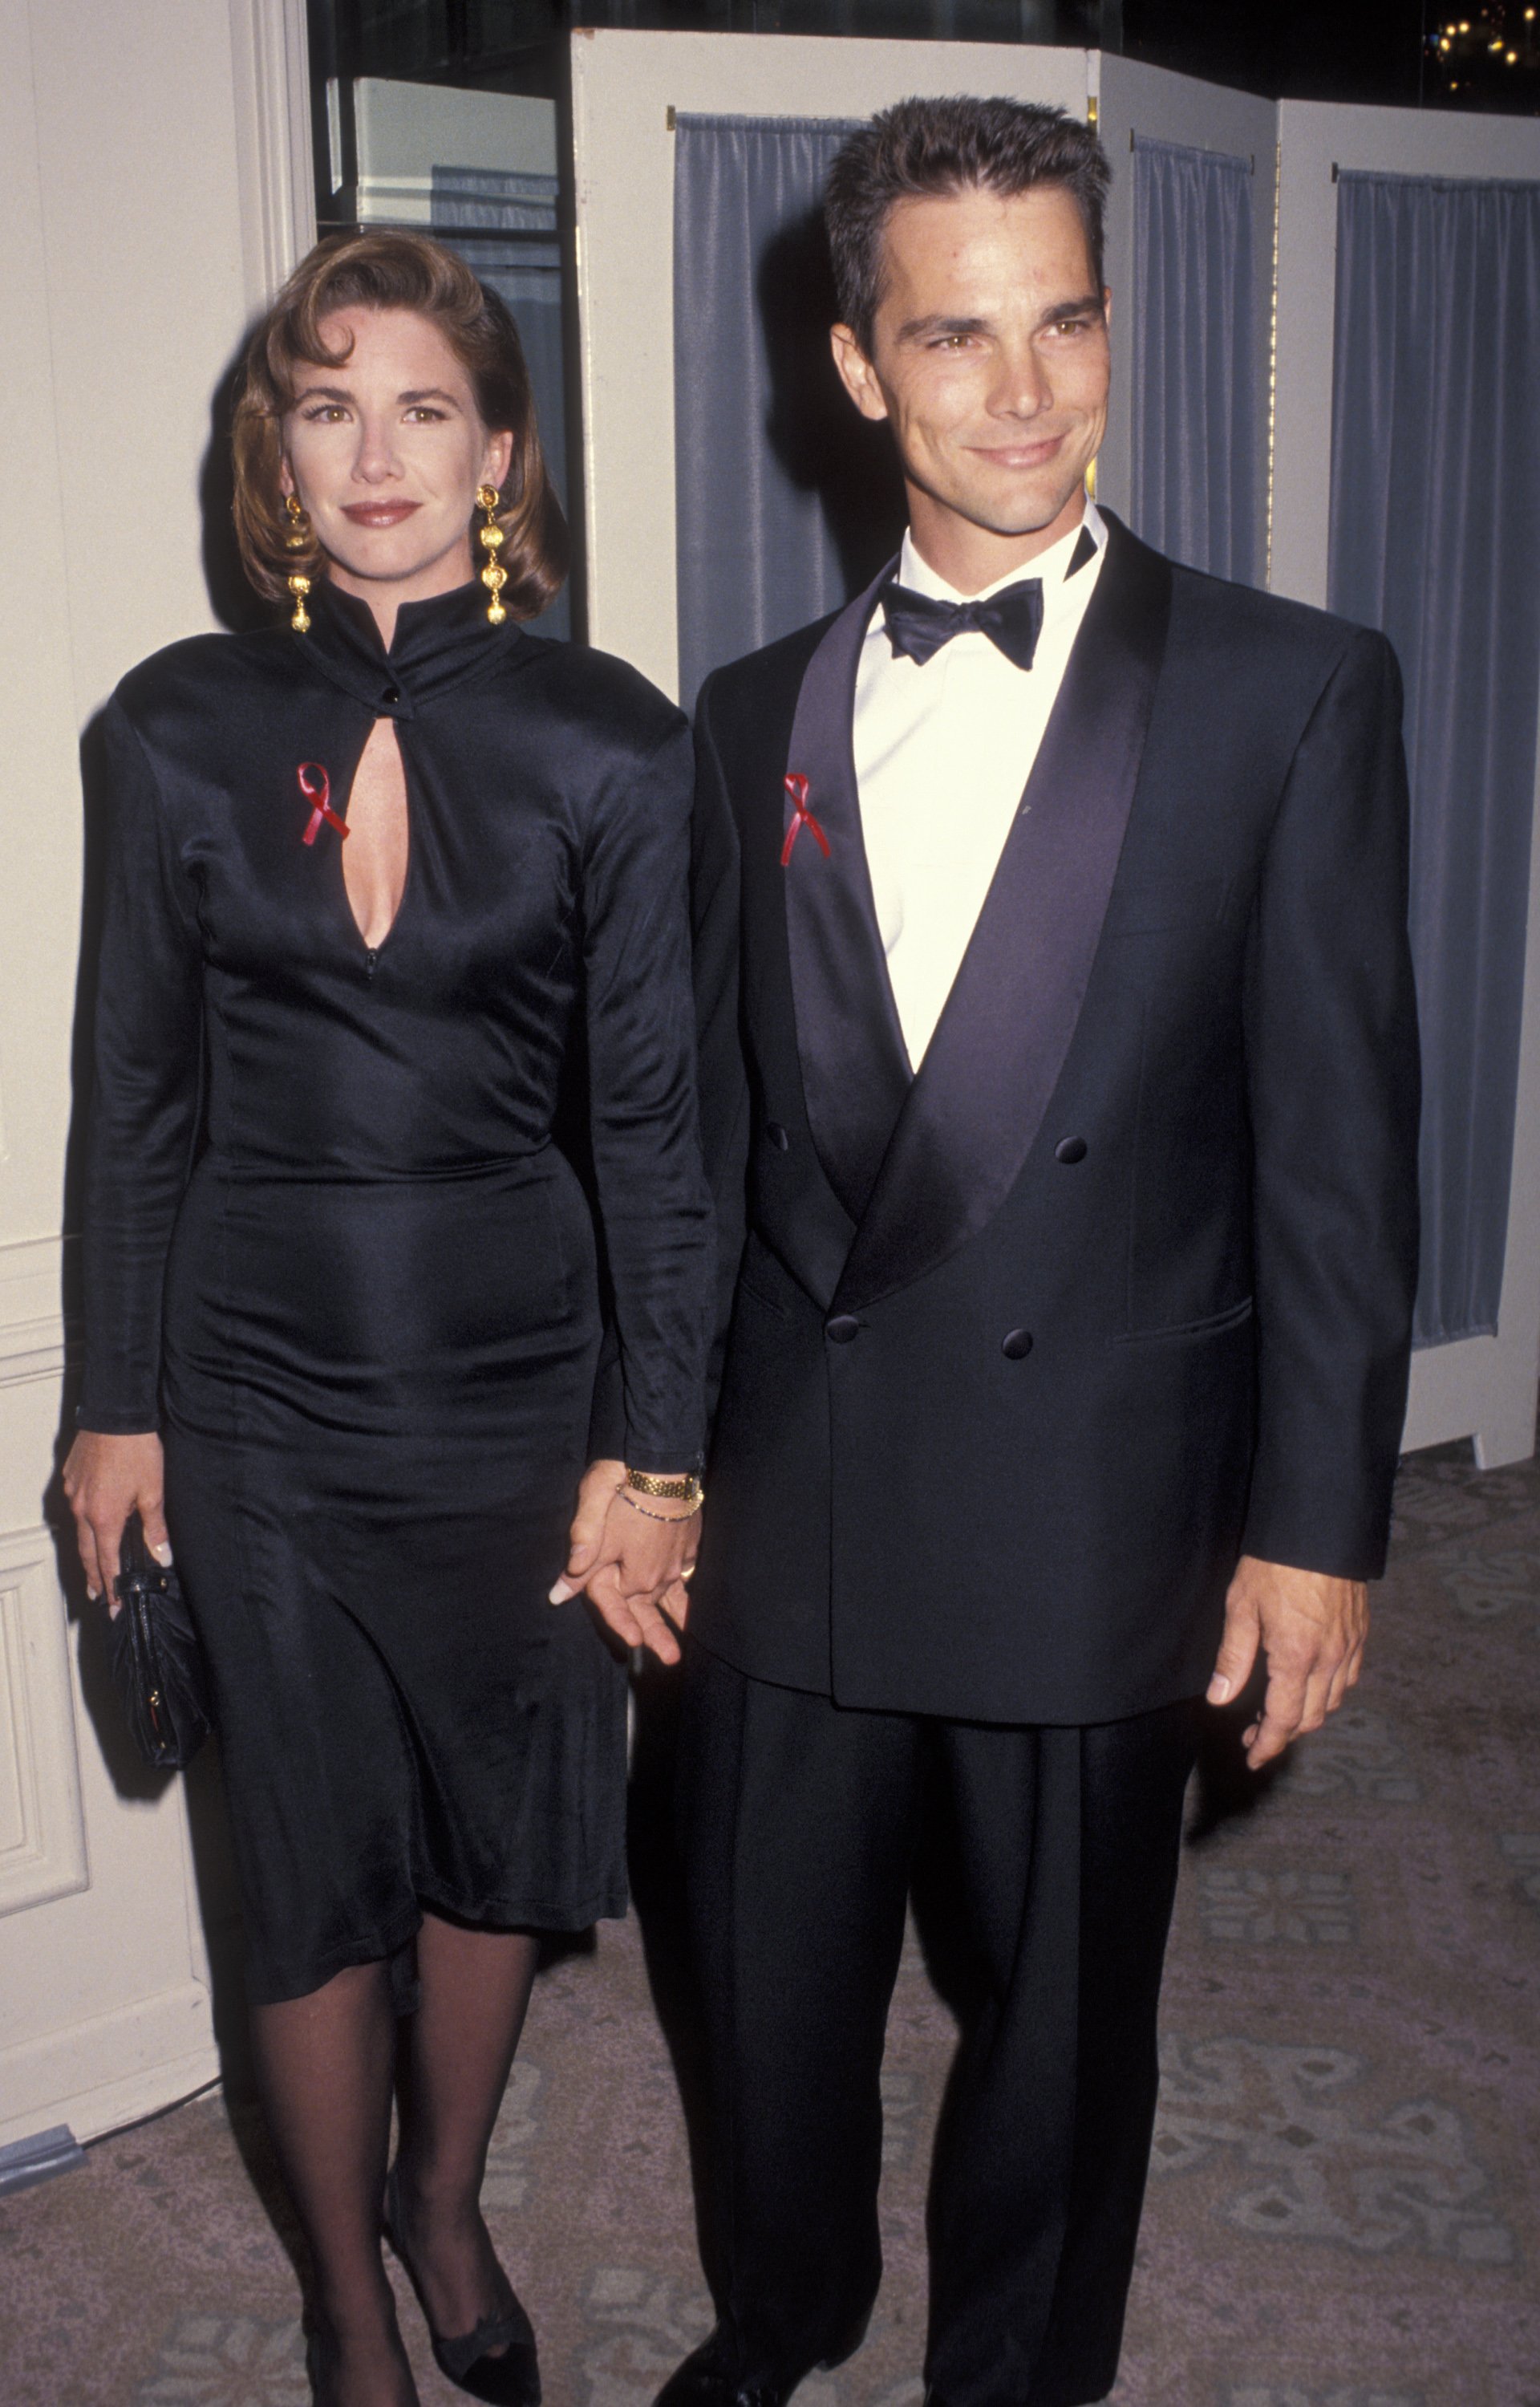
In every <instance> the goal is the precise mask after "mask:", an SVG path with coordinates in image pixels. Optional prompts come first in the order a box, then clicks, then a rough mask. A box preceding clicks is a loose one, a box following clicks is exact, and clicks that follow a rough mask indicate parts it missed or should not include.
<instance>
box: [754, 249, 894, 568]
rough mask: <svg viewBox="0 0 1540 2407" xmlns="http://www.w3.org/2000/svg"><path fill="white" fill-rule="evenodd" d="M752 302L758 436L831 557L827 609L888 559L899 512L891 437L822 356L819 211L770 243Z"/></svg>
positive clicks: (829, 293) (827, 296) (832, 303)
mask: <svg viewBox="0 0 1540 2407" xmlns="http://www.w3.org/2000/svg"><path fill="white" fill-rule="evenodd" d="M756 300H757V302H758V306H759V317H760V322H761V325H762V326H763V328H764V335H765V350H766V356H767V359H768V362H769V368H770V407H769V409H768V411H767V414H766V420H765V432H766V434H767V436H768V437H769V440H770V449H772V451H773V452H774V454H775V457H776V459H777V461H778V462H779V463H780V465H781V467H782V469H783V470H784V474H785V475H786V477H788V478H789V479H790V481H791V483H792V484H793V485H794V486H795V487H796V488H797V490H798V491H799V492H805V493H810V494H812V495H815V496H816V498H817V501H818V503H819V506H820V507H821V509H822V512H823V517H824V522H825V524H826V526H827V529H828V534H829V537H830V540H831V541H832V543H833V545H834V548H835V550H836V552H837V553H838V555H839V563H840V576H841V583H842V586H843V592H842V593H841V594H837V595H830V596H828V597H827V598H826V599H825V601H824V602H823V605H822V606H823V607H824V608H826V609H827V608H829V607H831V606H838V605H839V603H840V602H841V601H842V600H843V601H848V600H849V599H851V598H852V597H853V596H854V595H855V594H856V593H858V592H860V591H861V589H862V587H863V586H865V585H869V583H870V582H871V579H872V578H873V577H875V576H876V574H877V572H878V570H879V569H880V568H881V567H882V566H883V563H884V562H886V561H888V560H891V559H892V557H893V554H894V553H895V552H896V551H897V548H898V544H899V540H900V538H901V536H902V534H903V531H904V520H905V516H906V512H905V506H904V488H903V479H902V477H901V476H900V474H899V471H898V462H897V453H896V452H895V449H894V447H893V439H892V436H891V435H890V434H889V433H888V429H887V427H886V425H885V424H874V423H873V422H872V421H871V420H868V419H865V418H863V417H862V416H861V414H860V412H859V410H858V409H857V408H856V407H855V404H854V402H852V401H851V399H850V397H849V395H848V394H847V393H846V392H845V389H844V387H843V385H842V384H841V381H840V377H839V374H838V371H837V370H836V368H835V365H834V360H833V357H832V354H831V352H830V349H829V328H830V326H831V325H832V324H833V323H834V322H835V320H837V319H838V317H839V314H840V310H839V305H838V303H837V301H836V299H835V294H834V278H833V274H832V271H831V269H830V267H829V258H828V245H827V239H826V237H825V234H824V220H823V212H822V210H821V209H816V208H815V209H810V210H809V211H808V212H807V213H806V215H805V216H803V217H799V218H796V219H794V220H793V221H791V223H790V224H789V225H786V226H784V227H783V229H782V230H781V232H780V233H779V234H777V235H775V236H774V237H773V239H772V240H771V242H770V245H769V247H768V248H767V249H766V251H765V255H764V258H763V260H762V262H761V263H760V268H759V274H758V278H757V279H756Z"/></svg>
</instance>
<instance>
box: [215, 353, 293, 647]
mask: <svg viewBox="0 0 1540 2407" xmlns="http://www.w3.org/2000/svg"><path fill="white" fill-rule="evenodd" d="M248 337H249V329H248V330H247V334H246V335H242V337H241V341H240V344H239V347H238V349H236V351H235V353H234V356H233V358H232V360H231V363H230V364H229V366H228V367H227V368H226V370H225V372H224V374H223V376H222V377H220V378H219V383H218V385H217V386H216V387H215V389H214V398H213V401H212V402H211V404H210V405H209V434H208V448H207V449H206V450H205V453H204V457H203V465H202V467H201V468H200V470H199V472H198V504H199V507H200V509H201V510H202V512H203V520H204V531H203V544H202V551H203V567H204V583H205V585H206V586H207V588H208V599H209V604H210V605H211V607H212V609H213V612H214V615H215V617H216V618H217V619H218V620H219V624H220V626H221V627H225V628H228V629H229V631H230V633H231V634H236V635H246V634H254V633H255V631H256V630H257V629H258V628H260V627H271V626H273V625H274V624H275V623H276V620H277V617H278V607H279V605H277V604H276V603H273V602H264V601H263V600H262V598H261V594H260V593H257V592H254V591H253V590H252V588H251V587H250V586H249V585H248V584H247V578H246V571H245V569H244V568H243V567H242V566H241V555H240V550H239V548H238V547H237V545H236V542H235V522H234V520H233V517H232V515H231V511H232V506H233V503H234V499H235V470H234V463H233V460H232V458H231V453H230V427H231V420H232V418H233V413H234V407H235V395H236V393H237V392H238V391H239V390H240V382H241V365H242V362H243V361H244V359H245V357H246V347H247V340H248Z"/></svg>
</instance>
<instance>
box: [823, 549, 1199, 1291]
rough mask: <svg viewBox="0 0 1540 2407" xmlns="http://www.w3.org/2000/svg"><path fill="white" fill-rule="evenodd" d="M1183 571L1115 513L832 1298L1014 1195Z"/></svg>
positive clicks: (1110, 871)
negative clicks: (1026, 770) (1027, 767)
mask: <svg viewBox="0 0 1540 2407" xmlns="http://www.w3.org/2000/svg"><path fill="white" fill-rule="evenodd" d="M1170 600H1171V572H1170V570H1169V568H1168V567H1167V565H1166V562H1165V561H1164V560H1162V559H1161V557H1160V555H1159V554H1158V553H1157V552H1153V551H1151V550H1149V549H1148V548H1146V546H1145V545H1143V544H1141V543H1139V542H1137V540H1136V538H1135V537H1134V536H1132V535H1130V534H1128V532H1127V530H1126V529H1125V528H1124V527H1123V526H1122V525H1121V524H1120V523H1119V522H1118V521H1117V520H1112V521H1111V524H1110V529H1109V548H1108V554H1107V559H1106V562H1105V563H1104V565H1103V568H1102V572H1101V576H1100V577H1099V578H1098V580H1097V584H1096V590H1095V593H1094V594H1093V595H1092V597H1091V602H1090V605H1089V607H1088V608H1087V611H1086V614H1085V620H1084V623H1083V624H1082V626H1081V632H1080V634H1079V636H1078V638H1077V639H1076V643H1075V647H1074V649H1073V651H1072V652H1071V654H1070V657H1069V665H1068V668H1067V671H1066V673H1065V678H1064V683H1063V685H1062V686H1061V687H1060V689H1059V693H1058V699H1057V700H1056V702H1055V703H1054V705H1053V714H1052V716H1051V718H1050V719H1049V722H1048V726H1047V728H1046V730H1045V731H1044V734H1043V740H1042V744H1041V747H1040V748H1039V750H1038V758H1037V761H1036V762H1035V763H1034V766H1033V770H1032V775H1031V776H1030V777H1029V778H1028V780H1027V784H1026V790H1025V792H1024V795H1023V797H1022V808H1021V810H1020V812H1019V813H1018V814H1017V817H1016V819H1015V820H1014V822H1013V823H1012V826H1011V830H1010V835H1009V836H1008V837H1007V838H1006V842H1005V847H1004V850H1003V851H1002V852H1001V855H1000V860H999V864H998V867H997V868H996V872H995V877H994V882H993V883H992V885H991V887H990V889H989V892H988V895H987V897H986V898H985V902H984V906H983V909H982V912H981V914H980V916H979V923H978V926H977V927H976V928H975V930H974V932H973V937H972V941H971V943H970V944H969V946H968V951H967V953H966V954H965V956H964V959H963V964H962V967H961V969H960V970H959V971H958V973H957V977H956V982H955V984H954V987H953V990H952V992H951V994H950V995H949V996H948V998H947V1004H946V1008H945V1010H944V1011H943V1012H942V1014H941V1018H940V1022H939V1023H938V1025H937V1029H936V1033H935V1035H934V1036H933V1037H932V1039H931V1042H930V1047H929V1049H928V1050H927V1052H926V1054H925V1061H924V1063H923V1065H922V1067H921V1071H920V1075H919V1076H918V1077H917V1078H916V1079H915V1080H914V1082H913V1085H912V1087H911V1091H910V1096H909V1100H908V1103H907V1104H906V1105H905V1107H904V1111H903V1114H902V1117H901V1118H900V1119H899V1121H898V1124H897V1128H896V1130H895V1132H894V1137H893V1143H892V1146H891V1147H890V1148H889V1150H888V1153H887V1156H886V1159H885V1160H884V1161H883V1167H882V1171H881V1174H880V1175H879V1178H878V1181H877V1184H876V1187H875V1189H874V1190H873V1192H872V1196H871V1201H870V1203H869V1207H868V1210H867V1213H866V1216H865V1218H864V1219H863V1220H862V1223H861V1226H860V1228H859V1230H858V1232H857V1233H856V1238H855V1245H854V1246H852V1248H851V1253H850V1259H849V1260H848V1261H847V1263H846V1265H845V1270H844V1275H843V1276H842V1278H841V1282H840V1286H839V1289H838V1291H837V1294H836V1297H835V1303H836V1305H837V1306H838V1307H839V1308H840V1309H841V1310H859V1309H860V1308H861V1307H862V1306H863V1305H865V1304H869V1303H875V1302H876V1301H877V1299H878V1298H879V1297H880V1296H883V1295H889V1294H891V1293H892V1292H893V1291H894V1289H897V1288H900V1287H906V1286H908V1285H909V1284H910V1283H911V1281H912V1280H914V1279H917V1278H919V1277H921V1276H922V1275H924V1274H925V1272H926V1271H928V1270H933V1269H934V1268H935V1266H936V1265H937V1263H938V1262H941V1261H944V1260H946V1258H947V1256H948V1255H949V1254H953V1253H955V1251H956V1249H957V1247H958V1246H960V1245H962V1244H964V1243H965V1242H966V1240H967V1239H968V1237H970V1236H972V1235H973V1234H974V1233H975V1232H976V1231H978V1230H980V1229H982V1227H983V1226H984V1224H985V1222H986V1221H988V1220H989V1219H990V1218H992V1217H993V1216H994V1214H995V1213H996V1211H997V1210H998V1209H999V1206H1000V1205H1001V1203H1004V1201H1005V1198H1006V1196H1007V1195H1008V1194H1009V1193H1010V1189H1011V1188H1012V1187H1013V1186H1014V1185H1015V1182H1016V1180H1017V1178H1018V1176H1019V1175H1020V1174H1021V1170H1022V1166H1023V1164H1024V1161H1025V1160H1026V1157H1027V1155H1028V1153H1029V1152H1030V1151H1031V1149H1032V1144H1033V1140H1034V1139H1035V1138H1036V1136H1037V1133H1038V1128H1039V1127H1040V1125H1041V1122H1042V1118H1043V1114H1044V1112H1045V1111H1046V1109H1047V1107H1048V1103H1049V1099H1050V1097H1051V1096H1052V1094H1053V1089H1054V1087H1055V1086H1056V1085H1057V1083H1058V1078H1059V1073H1060V1071H1061V1070H1062V1069H1063V1067H1064V1060H1065V1055H1066V1054H1067V1051H1068V1050H1069V1041H1070V1038H1071V1037H1072V1036H1073V1035H1074V1033H1075V1024H1076V1021H1077V1020H1078V1018H1079V1017H1080V1010H1081V1003H1082V1002H1083V1000H1084V997H1085V990H1086V985H1087V982H1088V981H1089V978H1090V976H1091V963H1092V961H1093V958H1094V956H1095V950H1096V946H1097V943H1098V941H1099V939H1100V936H1101V930H1102V921H1103V919H1105V918H1106V915H1107V904H1108V898H1109V894H1110V892H1111V889H1112V879H1113V876H1114V875H1115V873H1116V870H1117V866H1118V856H1119V853H1120V852H1121V850H1122V847H1123V832H1124V830H1125V828H1126V826H1127V824H1128V813H1129V809H1130V806H1131V805H1132V803H1133V799H1134V789H1135V786H1136V784H1137V779H1138V772H1139V762H1140V760H1141V758H1142V756H1143V751H1144V739H1145V734H1146V732H1147V730H1148V728H1149V724H1150V713H1151V707H1152V705H1153V702H1154V693H1155V683H1156V679H1157V677H1158V676H1159V674H1160V664H1161V658H1162V654H1163V652H1164V650H1165V647H1166V620H1167V617H1168V614H1169V610H1170Z"/></svg>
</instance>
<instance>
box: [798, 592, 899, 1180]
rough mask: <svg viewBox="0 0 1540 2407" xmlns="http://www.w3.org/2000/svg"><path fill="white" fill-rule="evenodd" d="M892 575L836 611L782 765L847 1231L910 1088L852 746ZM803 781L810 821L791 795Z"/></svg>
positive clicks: (810, 1054) (809, 1073) (801, 1042)
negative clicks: (867, 662) (864, 672)
mask: <svg viewBox="0 0 1540 2407" xmlns="http://www.w3.org/2000/svg"><path fill="white" fill-rule="evenodd" d="M891 574H892V563H889V565H888V567H886V568H884V569H883V573H882V576H881V577H878V578H876V580H875V581H874V582H873V583H872V584H871V585H870V586H869V587H868V589H867V591H865V592H864V593H862V594H858V595H857V597H856V599H855V601H854V602H852V603H851V604H850V605H848V606H847V607H846V608H845V609H843V610H841V613H840V615H839V617H838V618H837V619H836V620H834V622H833V624H832V625H831V626H830V628H829V629H828V632H827V634H826V635H825V636H824V639H823V641H822V643H821V644H820V645H819V647H818V648H817V650H816V651H815V652H814V653H813V656H812V660H811V661H810V662H808V665H807V668H806V670H805V672H804V674H803V677H802V687H801V691H800V693H799V694H798V702H797V715H796V718H795V719H794V721H793V723H792V731H791V748H790V750H789V751H788V753H787V755H786V783H787V792H786V795H785V804H784V844H785V845H786V846H787V847H789V851H788V852H787V853H786V854H785V856H784V889H785V903H786V942H787V946H788V948H789V951H790V956H791V985H792V996H793V1002H794V1007H795V1011H796V1016H797V1050H798V1056H799V1058H800V1061H801V1064H802V1091H803V1094H804V1097H805V1098H806V1102H807V1110H808V1124H809V1126H810V1127H811V1129H812V1141H813V1145H814V1146H815V1147H816V1148H817V1153H818V1159H819V1161H821V1162H822V1163H823V1166H824V1171H825V1175H827V1179H828V1182H829V1185H830V1186H831V1187H832V1188H833V1189H834V1191H835V1193H836V1195H838V1197H839V1198H840V1201H841V1203H842V1204H843V1205H844V1207H845V1210H846V1211H847V1212H848V1213H849V1214H850V1217H851V1218H852V1220H853V1221H859V1220H860V1218H861V1216H862V1214H863V1213H864V1212H865V1210H866V1208H867V1204H868V1202H869V1198H870V1195H871V1191H872V1188H873V1186H874V1184H875V1182H876V1178H877V1174H878V1171H879V1170H880V1168H881V1167H882V1162H883V1155H884V1154H885V1153H886V1151H887V1149H888V1146H889V1144H890V1142H891V1140H892V1137H893V1132H894V1127H895V1125H896V1123H897V1119H898V1116H899V1114H900V1113H901V1111H902V1110H903V1108H904V1105H905V1103H906V1101H907V1099H908V1096H909V1092H910V1089H911V1085H912V1083H913V1081H912V1076H911V1071H910V1066H909V1055H908V1053H907V1052H906V1050H905V1047H904V1039H903V1032H902V1030H901V1028H900V1027H899V1024H898V1014H897V1007H896V1005H895V1004H894V1000H893V988H892V985H891V983H890V981H889V978H888V974H887V961H886V958H885V956H884V954H883V940H882V936H881V934H880V933H879V931H878V926H877V910H876V905H875V904H874V903H873V901H872V895H871V877H870V873H869V870H868V867H867V855H866V846H865V844H864V843H863V841H862V836H861V805H860V797H859V794H858V792H857V790H856V783H855V749H854V741H853V734H852V729H853V722H854V718H855V671H856V665H857V662H858V661H859V659H860V653H861V646H862V643H863V642H864V641H865V638H866V632H867V627H868V625H869V621H870V618H871V613H872V609H873V606H874V605H875V602H876V598H877V591H878V587H879V586H881V585H882V584H883V582H884V581H885V579H886V578H887V577H889V576H890V575H891ZM804 778H805V779H806V781H807V790H806V793H805V796H804V797H803V807H804V809H805V812H806V813H807V814H808V815H809V816H807V817H802V816H800V815H799V813H798V805H797V802H796V799H795V797H794V794H793V792H792V790H791V789H792V788H793V786H794V785H796V786H798V788H799V786H800V781H801V780H802V779H804ZM820 834H821V835H822V838H823V842H822V843H821V842H820V841H819V837H820ZM826 844H827V847H828V849H827V854H826V852H825V849H824V846H825V845H826Z"/></svg>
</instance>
